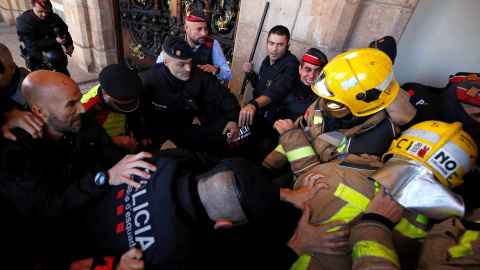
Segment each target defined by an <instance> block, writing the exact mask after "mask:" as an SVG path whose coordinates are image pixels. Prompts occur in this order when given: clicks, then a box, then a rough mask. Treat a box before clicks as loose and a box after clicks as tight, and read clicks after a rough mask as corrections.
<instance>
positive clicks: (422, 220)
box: [417, 214, 428, 225]
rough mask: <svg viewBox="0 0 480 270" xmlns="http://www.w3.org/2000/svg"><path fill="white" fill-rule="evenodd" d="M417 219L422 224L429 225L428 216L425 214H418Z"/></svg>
mask: <svg viewBox="0 0 480 270" xmlns="http://www.w3.org/2000/svg"><path fill="white" fill-rule="evenodd" d="M417 221H418V222H420V223H422V224H425V225H427V222H428V217H426V216H424V215H420V214H418V216H417Z"/></svg>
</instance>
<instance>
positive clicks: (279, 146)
mask: <svg viewBox="0 0 480 270" xmlns="http://www.w3.org/2000/svg"><path fill="white" fill-rule="evenodd" d="M275 151H277V152H279V153H280V154H282V155H284V156H285V155H286V153H285V150H283V146H282V145H281V144H279V145H278V146H277V147H275Z"/></svg>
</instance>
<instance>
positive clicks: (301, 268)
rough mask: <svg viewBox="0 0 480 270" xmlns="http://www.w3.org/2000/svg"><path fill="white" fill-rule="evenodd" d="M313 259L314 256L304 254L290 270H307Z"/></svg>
mask: <svg viewBox="0 0 480 270" xmlns="http://www.w3.org/2000/svg"><path fill="white" fill-rule="evenodd" d="M311 259H312V255H309V254H303V255H302V256H300V258H298V260H297V261H296V262H295V263H294V264H293V265H292V267H290V270H305V269H307V267H308V264H309V263H310V260H311Z"/></svg>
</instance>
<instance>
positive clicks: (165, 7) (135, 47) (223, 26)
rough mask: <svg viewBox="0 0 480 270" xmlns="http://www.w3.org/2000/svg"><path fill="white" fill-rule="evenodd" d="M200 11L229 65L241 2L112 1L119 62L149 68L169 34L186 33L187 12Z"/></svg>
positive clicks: (237, 0) (216, 0)
mask: <svg viewBox="0 0 480 270" xmlns="http://www.w3.org/2000/svg"><path fill="white" fill-rule="evenodd" d="M189 7H193V8H196V9H199V10H201V11H203V12H204V14H205V15H206V16H207V17H208V18H209V19H210V20H211V23H210V25H209V28H210V32H209V36H211V37H213V38H215V39H217V40H218V42H219V43H220V45H221V46H222V49H223V52H224V54H225V59H227V61H228V62H229V63H231V61H232V56H233V47H234V44H235V32H236V25H237V24H236V22H237V17H238V12H239V7H240V0H202V1H201V0H183V1H182V0H113V4H112V9H113V14H114V17H115V19H114V21H115V39H116V45H117V52H118V59H119V62H120V63H125V61H127V62H130V63H131V64H132V65H133V66H135V67H137V68H138V69H139V71H141V70H144V69H148V68H150V67H151V66H152V65H153V64H155V63H156V59H157V57H158V55H159V54H160V52H161V50H162V44H163V41H164V40H165V38H166V37H168V36H170V35H181V34H184V33H185V31H184V28H183V25H184V23H185V19H184V16H185V10H187V9H188V8H189Z"/></svg>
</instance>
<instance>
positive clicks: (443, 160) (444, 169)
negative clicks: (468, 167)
mask: <svg viewBox="0 0 480 270" xmlns="http://www.w3.org/2000/svg"><path fill="white" fill-rule="evenodd" d="M427 162H428V164H430V165H431V166H432V167H433V168H434V169H435V170H436V171H437V172H438V173H439V174H440V175H441V176H443V178H445V179H449V178H451V177H450V175H451V174H452V173H454V172H455V171H456V170H457V169H458V168H460V167H461V166H460V163H459V162H458V160H456V159H455V157H453V155H452V154H450V153H449V152H447V151H445V150H444V149H440V150H438V151H437V152H435V153H434V154H433V155H432V156H431V157H430V158H429V159H428V160H427Z"/></svg>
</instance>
